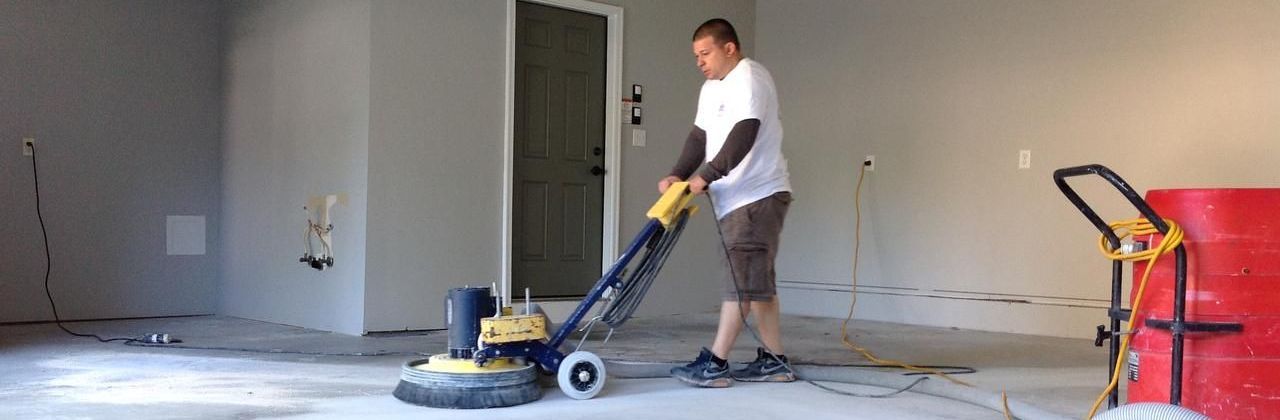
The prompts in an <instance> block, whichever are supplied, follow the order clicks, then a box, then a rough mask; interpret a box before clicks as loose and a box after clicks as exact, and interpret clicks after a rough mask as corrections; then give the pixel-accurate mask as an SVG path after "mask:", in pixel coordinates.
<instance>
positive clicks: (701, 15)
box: [365, 0, 755, 330]
mask: <svg viewBox="0 0 1280 420" xmlns="http://www.w3.org/2000/svg"><path fill="white" fill-rule="evenodd" d="M607 3H610V4H614V5H620V6H622V7H623V8H624V10H625V12H624V13H625V19H626V20H625V25H624V27H625V31H626V33H625V39H626V47H625V51H624V53H625V57H624V69H623V72H624V77H623V82H624V84H625V86H626V87H627V89H629V87H630V85H631V84H632V83H639V84H643V85H645V95H644V103H643V106H644V110H645V124H644V125H643V128H645V129H647V130H648V147H645V148H636V147H632V146H630V139H631V138H630V128H631V126H629V125H628V126H625V129H624V131H623V142H624V146H623V150H622V160H623V163H622V168H612V170H614V171H618V172H620V173H621V174H622V188H621V192H620V194H621V197H622V205H621V215H622V217H621V222H620V224H621V232H620V234H619V236H618V237H619V242H620V243H621V245H620V246H625V245H626V243H628V242H629V241H630V240H631V238H632V236H633V235H635V234H636V233H637V232H638V231H639V230H640V228H641V227H642V226H643V224H644V222H645V219H644V217H643V214H644V211H645V210H647V209H648V207H649V206H650V205H652V204H653V200H656V199H657V191H656V183H657V180H658V179H659V178H660V177H661V176H662V175H665V174H666V171H667V170H669V169H670V167H671V165H672V164H673V163H674V161H675V158H676V155H677V154H678V153H679V147H680V146H681V145H682V144H683V142H684V138H685V135H686V134H687V133H688V130H689V128H690V127H691V126H692V123H693V112H694V106H695V103H696V101H697V89H698V87H699V86H700V85H701V83H702V80H701V76H700V74H699V73H698V72H697V71H696V68H695V67H694V64H693V60H692V52H691V50H690V41H689V37H690V36H691V35H692V31H693V29H694V28H695V27H696V26H697V25H698V24H699V23H702V21H704V20H706V19H708V18H711V17H717V16H724V17H727V18H729V19H730V20H732V21H733V22H735V23H737V24H738V25H739V30H740V32H741V35H742V37H743V38H744V39H745V40H747V41H746V42H747V43H750V40H751V39H753V34H754V30H753V27H754V25H753V21H754V20H755V19H754V11H755V3H754V1H742V0H732V1H730V0H726V1H709V2H694V3H686V2H682V1H610V2H607ZM505 25H506V3H505V2H504V1H501V0H489V1H474V2H453V1H435V2H410V1H394V2H375V3H374V5H373V47H372V50H373V53H372V76H371V77H372V95H373V99H372V104H371V112H372V117H371V118H372V119H371V127H370V132H371V134H370V175H369V194H370V200H369V203H370V209H369V215H370V218H369V266H368V270H367V272H368V289H367V292H368V297H367V300H366V303H365V307H366V311H365V312H366V330H394V329H406V328H407V329H417V328H440V327H442V326H443V325H444V322H443V306H442V305H443V296H444V293H445V292H446V290H447V289H448V288H450V287H460V286H463V285H466V284H471V285H487V284H489V283H490V282H495V281H498V279H499V278H500V269H501V261H500V258H501V242H500V241H501V214H502V213H501V206H502V181H503V179H502V176H503V174H502V159H503V157H502V147H503V146H502V145H503V139H502V136H503V131H502V126H503V118H505V117H504V115H503V101H504V100H505V99H504V96H503V95H504V92H503V80H504V79H503V77H504V75H503V72H504V67H503V66H504V65H505V58H504V54H505V53H504V48H505V47H504V46H505V42H506V29H505ZM710 223H711V218H710V216H708V215H707V214H706V213H704V214H703V215H701V216H699V220H697V221H695V222H694V223H693V225H692V226H691V227H690V228H689V230H687V231H686V232H685V237H684V239H682V243H681V244H680V245H679V248H678V250H677V252H678V253H679V254H677V255H674V256H673V257H672V258H671V260H670V261H669V262H668V264H667V266H666V268H665V269H664V270H663V275H662V276H661V277H660V278H659V280H657V284H656V285H655V286H654V288H653V289H652V290H651V291H650V295H649V297H648V298H647V299H646V301H645V303H644V304H643V305H642V308H641V310H640V313H641V314H653V313H678V312H690V311H697V310H702V309H708V308H711V307H713V306H716V305H718V304H719V303H718V299H719V298H718V290H719V288H718V287H719V286H718V284H719V283H718V281H719V280H718V279H719V276H720V271H719V270H720V268H719V265H718V263H716V262H714V261H716V259H717V255H718V254H719V253H720V252H721V251H719V248H718V245H717V242H715V236H714V235H715V230H714V229H713V225H711V224H710ZM708 261H711V262H708ZM584 292H585V291H584Z"/></svg>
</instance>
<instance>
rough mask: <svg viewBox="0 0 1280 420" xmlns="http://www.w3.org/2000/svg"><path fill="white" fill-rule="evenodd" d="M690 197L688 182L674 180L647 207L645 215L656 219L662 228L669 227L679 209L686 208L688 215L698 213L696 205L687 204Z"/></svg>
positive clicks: (691, 195)
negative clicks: (656, 200)
mask: <svg viewBox="0 0 1280 420" xmlns="http://www.w3.org/2000/svg"><path fill="white" fill-rule="evenodd" d="M692 199H693V193H692V192H691V191H689V183H688V182H684V181H680V182H674V183H672V184H671V186H670V187H668V188H667V192H665V193H663V194H662V197H660V198H658V202H656V203H653V207H650V208H649V211H648V212H647V213H645V216H648V217H649V218H650V219H657V220H658V221H659V222H661V223H662V227H664V228H670V227H671V224H672V223H674V222H675V220H676V216H678V215H680V211H682V210H684V209H686V208H687V209H689V215H690V216H693V215H695V214H698V206H696V205H695V206H690V205H689V200H692Z"/></svg>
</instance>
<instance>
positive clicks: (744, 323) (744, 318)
mask: <svg viewBox="0 0 1280 420" xmlns="http://www.w3.org/2000/svg"><path fill="white" fill-rule="evenodd" d="M706 193H707V201H708V202H710V203H711V214H712V216H713V217H714V218H715V221H714V223H715V225H716V233H718V234H719V235H720V247H721V248H723V249H724V257H725V260H726V261H728V262H729V276H730V278H731V279H732V280H733V289H734V290H735V291H736V292H737V294H738V316H739V317H741V318H742V326H743V328H746V330H747V331H749V332H751V336H752V337H754V338H755V339H756V342H758V343H760V347H763V348H764V349H765V352H766V353H765V354H768V355H769V357H770V358H772V359H773V360H774V361H776V362H778V363H781V364H782V365H783V366H786V367H787V370H789V371H791V372H792V374H793V375H794V374H795V372H796V370H795V368H792V367H791V364H790V363H788V362H787V361H786V360H782V358H780V357H778V356H777V353H776V352H774V351H773V349H771V348H769V345H768V344H765V342H764V340H763V339H761V338H760V334H759V333H757V332H756V329H755V328H754V327H752V326H751V324H750V323H748V322H747V313H746V311H744V310H743V309H742V308H743V307H744V306H745V307H747V308H748V309H749V308H750V303H749V302H748V303H747V304H746V305H743V304H742V298H743V295H742V287H741V286H739V285H738V273H737V272H736V271H734V269H733V257H732V256H730V255H729V245H728V244H726V243H725V242H724V230H723V229H722V228H721V227H720V214H719V213H718V212H717V211H716V201H715V199H714V198H712V197H711V190H710V189H708V190H706ZM775 299H776V296H775ZM966 369H969V370H970V371H975V370H974V369H971V368H966ZM966 373H968V372H966ZM797 378H798V379H801V380H803V381H805V382H808V383H809V384H810V385H813V386H815V387H818V388H819V389H822V390H824V391H827V392H832V393H835V394H840V395H846V396H850V397H859V398H888V397H892V396H894V395H898V394H901V393H903V392H906V391H908V390H910V389H911V388H915V386H916V385H919V384H920V383H921V382H924V381H925V380H926V379H929V378H927V377H923V378H919V379H916V380H915V381H912V382H911V384H909V385H907V386H906V387H903V388H900V389H896V390H893V391H890V392H888V393H884V394H861V393H856V392H849V391H843V390H839V389H835V388H832V387H829V386H826V385H823V384H820V383H817V382H815V381H811V380H808V379H804V378H800V377H799V376H797Z"/></svg>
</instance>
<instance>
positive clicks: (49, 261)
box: [31, 143, 140, 344]
mask: <svg viewBox="0 0 1280 420" xmlns="http://www.w3.org/2000/svg"><path fill="white" fill-rule="evenodd" d="M31 179H32V181H34V183H35V190H36V219H38V220H39V221H40V234H41V235H42V236H43V237H44V295H45V297H47V298H49V307H50V308H53V322H54V323H55V324H57V325H58V328H60V329H62V331H65V332H66V333H67V334H71V335H74V336H76V337H86V338H93V339H96V340H98V341H100V342H103V343H110V342H114V341H123V342H125V343H126V344H127V343H131V342H135V341H140V340H139V339H138V338H133V337H112V338H102V337H101V336H99V335H97V334H82V333H78V332H75V331H71V330H70V329H67V327H66V326H64V325H62V318H61V317H59V316H58V305H57V304H55V303H53V293H52V292H50V291H49V273H50V272H51V271H53V256H52V255H51V254H50V252H49V232H48V231H47V230H45V227H44V215H43V214H41V212H40V171H39V170H37V169H36V145H35V143H32V144H31Z"/></svg>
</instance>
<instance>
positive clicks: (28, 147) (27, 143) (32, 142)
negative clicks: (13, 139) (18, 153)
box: [22, 137, 36, 156]
mask: <svg viewBox="0 0 1280 420" xmlns="http://www.w3.org/2000/svg"><path fill="white" fill-rule="evenodd" d="M35 152H36V139H33V138H30V137H28V138H25V139H22V155H23V156H31V155H33V154H35Z"/></svg>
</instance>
